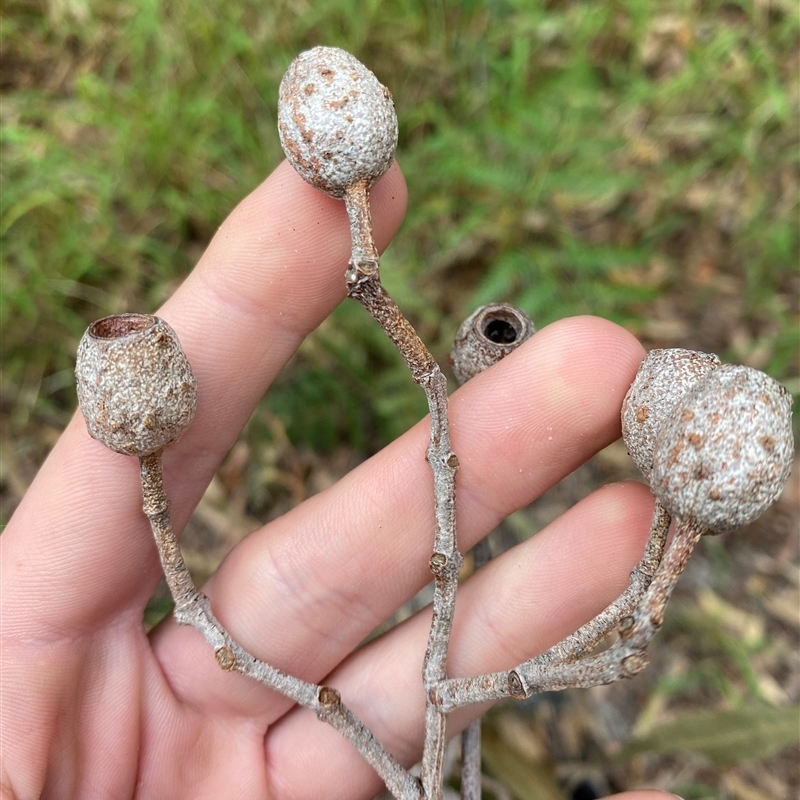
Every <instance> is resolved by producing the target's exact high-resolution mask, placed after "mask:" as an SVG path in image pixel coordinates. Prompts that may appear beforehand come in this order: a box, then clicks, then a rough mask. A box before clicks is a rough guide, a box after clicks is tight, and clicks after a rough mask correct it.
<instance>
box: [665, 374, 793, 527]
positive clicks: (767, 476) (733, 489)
mask: <svg viewBox="0 0 800 800" xmlns="http://www.w3.org/2000/svg"><path fill="white" fill-rule="evenodd" d="M791 406H792V398H791V395H790V394H789V392H788V391H787V390H786V389H785V388H784V387H783V386H781V384H780V383H778V382H777V381H776V380H774V379H773V378H771V377H769V375H766V374H765V373H763V372H759V371H758V370H755V369H752V368H750V367H744V366H740V365H733V364H726V365H723V366H721V367H718V368H717V369H715V370H714V371H713V372H710V373H709V374H708V375H707V376H705V377H704V378H703V379H702V380H700V381H698V382H697V384H696V385H695V387H694V388H693V389H692V390H691V391H690V392H688V393H687V394H686V395H685V396H684V397H683V398H681V400H680V402H679V403H678V405H677V407H676V409H675V411H674V413H673V414H672V415H671V417H670V418H669V419H668V420H667V421H666V422H665V423H664V425H663V426H662V428H661V430H660V431H659V433H658V436H657V438H656V442H655V447H654V450H653V471H652V480H651V488H652V491H653V494H654V495H655V496H656V498H657V499H658V500H659V501H660V502H661V503H662V504H663V506H664V507H665V508H666V509H667V511H668V512H669V513H670V514H672V515H673V516H675V517H676V518H678V519H682V520H692V521H693V522H694V523H695V524H697V525H700V526H702V527H704V528H706V529H708V530H709V531H712V532H721V531H725V530H729V529H731V528H737V527H739V526H741V525H747V524H749V523H751V522H753V521H754V520H755V519H756V518H758V517H759V516H760V515H761V514H762V513H763V512H764V511H766V509H767V508H768V507H769V506H770V505H772V504H773V503H774V502H775V501H776V500H777V499H778V496H779V495H780V493H781V491H782V490H783V487H784V485H785V484H786V481H787V480H788V478H789V473H790V471H791V467H792V458H793V455H794V439H793V435H792V413H791Z"/></svg>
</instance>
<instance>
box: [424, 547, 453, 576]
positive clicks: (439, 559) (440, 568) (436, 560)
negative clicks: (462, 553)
mask: <svg viewBox="0 0 800 800" xmlns="http://www.w3.org/2000/svg"><path fill="white" fill-rule="evenodd" d="M447 561H448V558H447V556H446V555H445V554H444V553H434V554H433V555H432V556H431V557H430V560H429V561H428V566H429V567H430V570H431V572H432V573H433V574H434V575H435V576H436V577H437V578H440V577H441V576H442V575H444V572H445V569H447Z"/></svg>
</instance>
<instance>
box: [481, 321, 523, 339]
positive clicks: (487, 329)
mask: <svg viewBox="0 0 800 800" xmlns="http://www.w3.org/2000/svg"><path fill="white" fill-rule="evenodd" d="M483 335H484V336H485V337H486V338H487V339H488V340H489V341H490V342H494V343H495V344H514V342H515V341H516V340H517V336H519V331H518V330H517V329H516V328H515V327H514V326H513V325H512V324H511V323H510V322H509V321H508V320H507V319H490V320H488V321H487V322H486V324H485V325H484V327H483Z"/></svg>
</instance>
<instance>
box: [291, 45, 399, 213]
mask: <svg viewBox="0 0 800 800" xmlns="http://www.w3.org/2000/svg"><path fill="white" fill-rule="evenodd" d="M278 133H279V135H280V140H281V145H282V147H283V150H284V152H285V153H286V158H287V159H288V160H289V162H290V163H291V165H292V166H293V167H294V168H295V170H297V172H298V173H300V175H301V176H302V177H303V179H304V180H306V181H307V182H308V183H310V184H311V185H312V186H315V187H316V188H317V189H320V190H321V191H323V192H325V193H326V194H329V195H331V196H333V197H337V198H343V197H344V196H345V194H346V192H347V189H348V188H349V187H351V186H353V185H355V184H363V185H364V186H365V187H366V188H369V187H371V186H372V185H373V184H374V183H375V182H376V181H377V180H378V179H379V178H380V177H381V176H382V175H383V174H384V173H385V172H386V170H388V169H389V167H390V166H391V163H392V160H393V159H394V152H395V149H396V147H397V116H396V114H395V110H394V103H393V102H392V95H391V92H390V91H389V90H388V89H387V88H386V87H385V86H383V85H382V84H381V83H380V81H378V79H377V78H376V77H375V75H374V74H373V73H372V72H370V70H368V69H367V68H366V67H365V66H364V65H363V64H362V63H361V62H360V61H359V60H358V59H356V58H355V57H354V56H352V55H350V54H349V53H347V52H345V51H344V50H340V49H339V48H337V47H315V48H313V49H312V50H307V51H306V52H304V53H301V54H300V55H299V56H297V58H295V59H294V61H292V63H291V64H290V65H289V68H288V69H287V70H286V73H285V75H284V76H283V79H282V80H281V85H280V90H279V101H278Z"/></svg>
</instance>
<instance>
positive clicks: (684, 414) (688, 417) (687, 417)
mask: <svg viewBox="0 0 800 800" xmlns="http://www.w3.org/2000/svg"><path fill="white" fill-rule="evenodd" d="M681 419H682V420H683V421H684V422H691V421H692V420H693V419H694V411H692V410H691V409H690V408H684V409H683V411H681Z"/></svg>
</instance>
